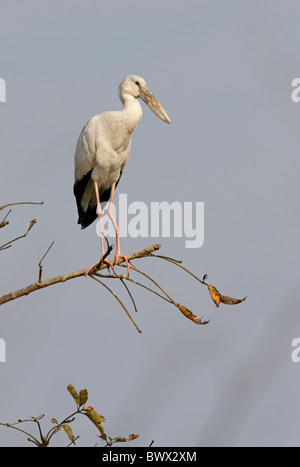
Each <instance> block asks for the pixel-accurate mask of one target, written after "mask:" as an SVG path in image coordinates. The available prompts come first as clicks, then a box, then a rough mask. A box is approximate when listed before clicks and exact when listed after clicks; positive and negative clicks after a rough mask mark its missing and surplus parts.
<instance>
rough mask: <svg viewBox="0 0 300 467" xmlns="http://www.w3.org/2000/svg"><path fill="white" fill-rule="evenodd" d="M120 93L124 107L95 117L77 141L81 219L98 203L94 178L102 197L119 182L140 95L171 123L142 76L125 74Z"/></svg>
mask: <svg viewBox="0 0 300 467" xmlns="http://www.w3.org/2000/svg"><path fill="white" fill-rule="evenodd" d="M119 97H120V99H121V101H122V103H123V109H122V110H119V111H110V112H103V113H101V114H99V115H96V116H94V117H92V118H91V119H90V120H88V122H87V123H86V125H85V126H84V128H83V129H82V131H81V133H80V135H79V138H78V141H77V146H76V151H75V184H74V193H75V196H76V199H77V205H78V210H79V211H80V212H79V223H81V221H80V216H81V217H84V213H85V212H87V210H88V209H89V210H90V209H91V208H92V207H95V206H96V204H97V202H96V195H95V185H94V182H97V186H98V191H99V196H100V201H101V196H102V194H103V193H104V192H105V193H106V196H107V193H108V192H107V190H110V189H111V187H112V186H113V184H114V183H115V184H117V182H118V180H119V178H120V176H121V173H122V172H123V170H124V168H125V165H126V163H127V160H128V157H129V154H130V149H131V135H132V133H133V131H134V130H135V128H136V126H137V125H138V123H139V121H140V120H141V118H142V106H141V104H140V102H139V101H138V98H139V97H140V98H141V99H142V100H144V102H146V103H147V105H148V106H149V108H150V109H151V110H152V111H153V112H154V113H155V114H156V115H157V116H158V117H159V118H161V119H162V120H164V121H166V122H168V123H170V119H169V117H168V115H167V114H166V112H165V111H164V109H163V108H162V107H161V105H160V104H159V102H158V101H157V99H156V98H155V96H154V95H153V94H152V93H151V92H150V91H149V89H147V86H146V82H145V80H144V79H143V78H141V77H139V76H136V75H129V76H126V77H125V78H124V79H123V81H122V82H121V84H120V86H119ZM87 174H90V175H89V178H88V179H86V178H85V176H86V175H87ZM82 181H84V183H82ZM78 187H80V189H78ZM104 197H105V196H104ZM103 201H107V199H104V200H103ZM90 217H91V216H90ZM89 223H90V222H89Z"/></svg>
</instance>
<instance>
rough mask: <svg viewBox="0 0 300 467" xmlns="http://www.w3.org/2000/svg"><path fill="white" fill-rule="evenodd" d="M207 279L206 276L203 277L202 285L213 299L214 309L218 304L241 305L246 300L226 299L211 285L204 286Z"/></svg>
mask: <svg viewBox="0 0 300 467" xmlns="http://www.w3.org/2000/svg"><path fill="white" fill-rule="evenodd" d="M206 278H207V274H205V275H204V276H203V279H202V280H203V283H204V284H205V285H206V286H207V288H208V290H209V293H210V296H211V298H212V299H213V301H214V303H215V305H216V307H218V306H219V305H220V303H224V304H225V305H236V304H237V303H241V302H243V301H244V300H246V298H247V297H244V298H232V297H227V296H226V295H222V294H220V292H219V291H218V290H217V289H216V288H215V287H214V286H213V285H211V284H206V282H205V280H206Z"/></svg>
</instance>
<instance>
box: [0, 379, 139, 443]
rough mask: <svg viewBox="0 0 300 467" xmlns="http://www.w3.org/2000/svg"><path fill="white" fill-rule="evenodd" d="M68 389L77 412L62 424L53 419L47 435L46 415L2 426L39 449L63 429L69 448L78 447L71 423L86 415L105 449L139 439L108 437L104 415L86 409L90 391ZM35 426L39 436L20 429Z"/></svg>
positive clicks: (134, 435)
mask: <svg viewBox="0 0 300 467" xmlns="http://www.w3.org/2000/svg"><path fill="white" fill-rule="evenodd" d="M67 389H68V391H69V393H70V394H71V396H72V397H73V399H74V401H75V403H76V410H75V411H74V412H73V413H71V414H70V415H68V416H67V417H65V418H64V419H63V420H62V421H61V422H58V421H57V420H56V418H52V419H51V422H52V423H53V426H52V428H50V430H48V432H47V433H45V434H44V432H43V428H42V424H41V420H42V419H43V418H44V416H45V415H40V416H39V417H31V418H29V419H26V420H18V421H17V422H14V423H0V426H3V427H7V428H12V429H14V430H16V431H19V432H21V433H23V434H24V435H26V436H28V438H27V440H28V442H31V443H33V444H34V445H35V446H37V447H48V446H49V444H50V441H51V440H52V437H53V436H54V435H56V433H58V432H59V431H60V430H61V429H63V431H64V432H65V433H66V434H67V436H68V444H67V447H69V446H71V445H76V441H77V440H78V438H79V436H75V435H74V434H73V430H72V428H71V423H72V422H74V420H75V419H76V416H77V415H84V416H86V417H87V418H88V419H89V420H90V421H91V422H92V423H93V424H94V425H95V426H96V427H97V429H98V431H99V433H100V434H99V435H98V436H99V438H100V439H101V440H102V441H104V442H105V443H106V444H105V447H110V446H112V445H113V444H115V443H124V442H128V441H133V440H134V439H136V438H138V436H139V435H137V434H135V433H133V434H131V435H129V436H128V437H127V438H126V437H124V436H116V437H114V438H112V437H111V436H108V435H107V434H106V432H105V428H104V425H103V423H104V422H105V418H104V416H103V415H100V414H99V413H98V412H96V410H95V409H94V408H93V407H91V406H88V407H85V404H86V403H87V400H88V391H87V390H86V389H81V391H79V393H78V392H77V391H76V389H75V388H74V386H72V384H69V385H68V386H67ZM29 423H30V424H32V423H33V424H35V425H36V426H37V432H38V433H37V434H35V435H33V434H32V433H30V432H29V431H27V430H25V429H23V428H20V425H22V426H23V424H29Z"/></svg>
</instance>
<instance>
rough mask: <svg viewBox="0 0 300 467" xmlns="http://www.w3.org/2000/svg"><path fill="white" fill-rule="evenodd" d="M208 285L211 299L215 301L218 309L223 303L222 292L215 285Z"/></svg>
mask: <svg viewBox="0 0 300 467" xmlns="http://www.w3.org/2000/svg"><path fill="white" fill-rule="evenodd" d="M206 285H207V287H208V290H209V293H210V296H211V298H212V299H213V301H214V303H215V305H216V307H218V306H219V305H220V301H221V294H220V292H219V291H218V290H217V289H216V288H215V287H214V286H213V285H210V284H206Z"/></svg>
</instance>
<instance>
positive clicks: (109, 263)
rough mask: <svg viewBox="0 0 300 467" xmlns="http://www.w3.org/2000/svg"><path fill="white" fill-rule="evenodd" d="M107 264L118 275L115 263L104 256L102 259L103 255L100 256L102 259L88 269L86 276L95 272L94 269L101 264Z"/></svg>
mask: <svg viewBox="0 0 300 467" xmlns="http://www.w3.org/2000/svg"><path fill="white" fill-rule="evenodd" d="M103 263H104V264H107V265H108V268H111V269H112V270H113V273H114V275H116V271H115V269H114V265H113V263H112V262H111V261H108V259H106V258H104V259H102V256H101V258H100V261H97V262H96V263H95V264H93V265H92V266H91V267H90V268H89V269H87V271H86V273H85V274H84V276H85V277H86V276H88V275H89V274H90V273H91V272H94V270H96V269H98V268H99V267H100V266H101V264H103Z"/></svg>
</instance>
